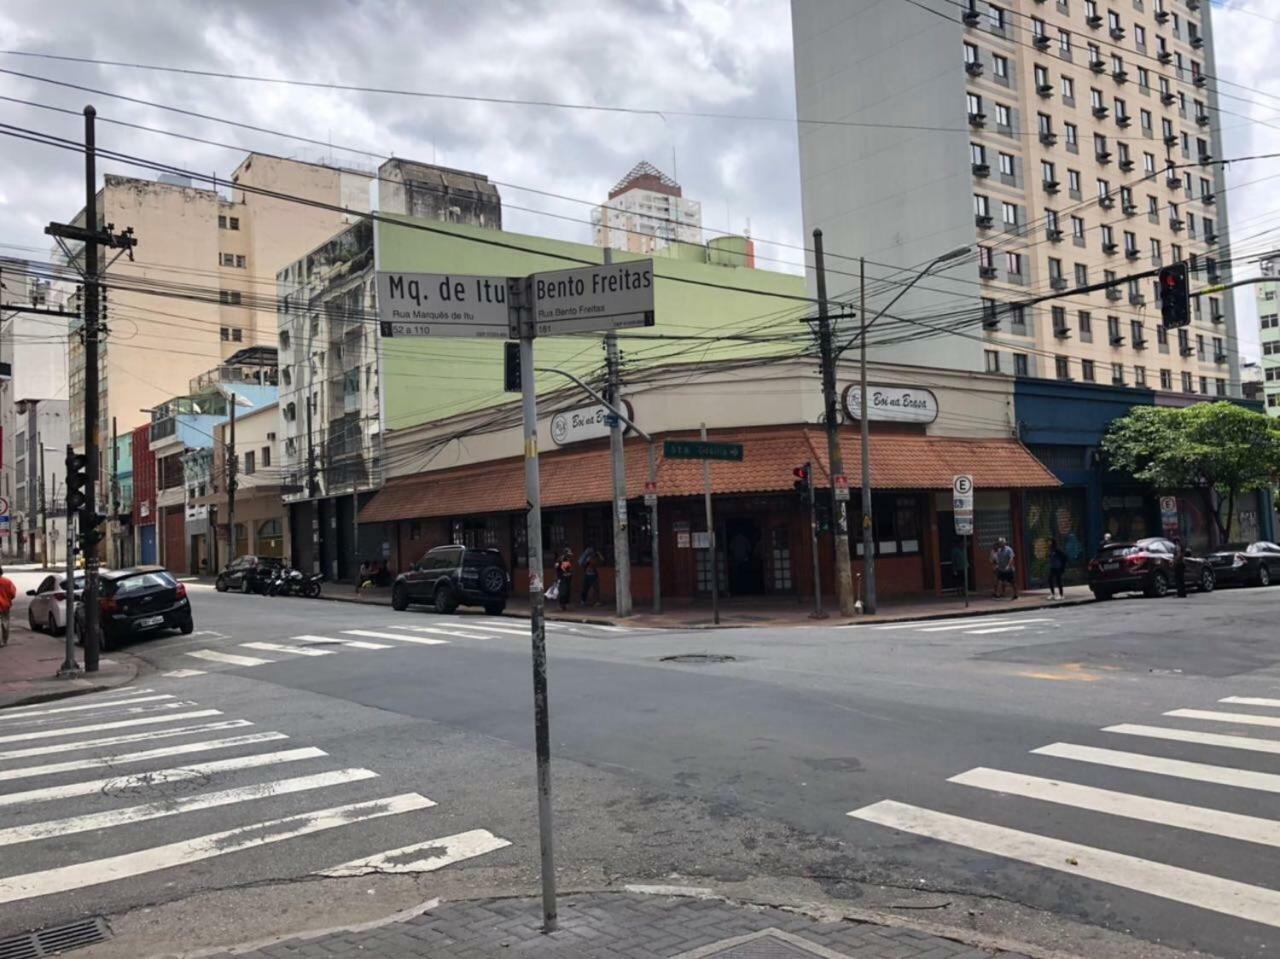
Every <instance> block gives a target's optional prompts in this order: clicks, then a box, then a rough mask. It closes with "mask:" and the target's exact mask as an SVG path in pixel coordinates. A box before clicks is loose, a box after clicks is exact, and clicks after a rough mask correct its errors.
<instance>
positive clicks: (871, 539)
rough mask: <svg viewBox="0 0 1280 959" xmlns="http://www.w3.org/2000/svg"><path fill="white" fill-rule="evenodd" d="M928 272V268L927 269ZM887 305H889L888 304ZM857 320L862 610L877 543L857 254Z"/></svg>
mask: <svg viewBox="0 0 1280 959" xmlns="http://www.w3.org/2000/svg"><path fill="white" fill-rule="evenodd" d="M926 272H927V271H926ZM886 309H887V307H886ZM858 323H859V324H860V325H861V326H862V334H861V335H860V336H859V337H858V389H859V390H860V391H861V392H860V393H859V394H858V395H859V396H860V397H861V400H860V403H859V409H860V410H861V411H862V415H861V416H860V417H859V418H858V420H859V436H860V438H861V443H862V570H863V575H862V591H863V594H864V595H863V598H862V611H863V612H864V613H867V614H871V613H874V612H875V611H876V543H875V536H874V530H873V529H872V520H871V518H872V516H873V515H874V514H873V513H872V511H871V409H870V407H871V404H870V403H869V402H868V401H867V328H868V327H869V326H870V324H869V323H868V322H867V261H866V258H865V257H859V258H858Z"/></svg>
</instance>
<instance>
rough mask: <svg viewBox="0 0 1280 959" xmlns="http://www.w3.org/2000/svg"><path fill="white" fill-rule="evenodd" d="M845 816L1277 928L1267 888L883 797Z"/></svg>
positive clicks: (1274, 899) (1278, 911) (1277, 906)
mask: <svg viewBox="0 0 1280 959" xmlns="http://www.w3.org/2000/svg"><path fill="white" fill-rule="evenodd" d="M849 815H850V816H852V817H853V818H855V819H862V820H864V821H866V822H873V823H878V824H879V825H881V826H887V827H888V828H890V829H897V830H899V831H901V832H909V833H912V834H914V835H917V836H926V837H928V838H930V839H937V840H940V841H942V842H948V843H952V844H954V845H957V846H964V847H966V848H969V849H976V850H978V851H980V852H985V853H989V854H991V855H994V856H1001V857H1003V858H1005V859H1014V860H1017V861H1018V862H1025V863H1030V864H1031V865H1034V866H1042V867H1044V868H1045V869H1052V870H1054V871H1056V872H1063V873H1067V874H1068V875H1072V876H1083V877H1085V878H1087V879H1095V880H1097V881H1099V882H1105V883H1107V884H1109V885H1112V886H1119V887H1121V888H1123V889H1132V890H1135V891H1137V892H1141V893H1145V894H1147V895H1150V896H1159V897H1161V898H1162V899H1169V900H1172V901H1174V902H1181V903H1184V904H1186V905H1189V906H1195V907H1197V908H1200V909H1208V910H1210V911H1212V912H1218V913H1222V914H1224V915H1229V916H1236V917H1239V918H1241V919H1248V920H1251V921H1253V922H1258V923H1262V924H1263V925H1267V926H1277V925H1280V892H1278V891H1276V890H1273V889H1264V888H1261V887H1259V886H1250V885H1248V884H1246V883H1242V882H1236V881H1235V880H1232V879H1223V878H1222V877H1220V876H1211V875H1208V874H1206V873H1199V872H1193V871H1192V870H1190V869H1182V868H1179V867H1177V866H1169V865H1166V864H1164V863H1159V862H1152V861H1150V860H1147V859H1139V858H1138V857H1137V856H1127V855H1124V854H1123V853H1117V852H1111V851H1109V850H1106V849H1097V848H1094V847H1092V846H1083V845H1078V844H1076V843H1070V842H1064V841H1062V840H1060V839H1052V838H1049V837H1048V836H1038V835H1036V834H1035V833H1029V832H1022V831H1020V830H1017V829H1009V828H1007V827H1005V826H993V825H991V824H990V823H984V822H978V821H976V820H973V819H963V818H961V817H959V816H951V815H948V814H946V813H940V812H933V811H931V810H928V809H921V808H919V807H918V806H910V805H907V804H906V803H900V802H894V801H893V800H888V799H886V800H884V801H882V802H878V803H874V804H873V805H870V806H866V807H864V808H862V809H855V810H854V811H853V812H851V813H849Z"/></svg>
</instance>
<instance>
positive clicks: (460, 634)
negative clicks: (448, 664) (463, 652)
mask: <svg viewBox="0 0 1280 959" xmlns="http://www.w3.org/2000/svg"><path fill="white" fill-rule="evenodd" d="M390 628H391V629H404V630H409V631H411V632H415V633H430V634H431V635H433V636H452V637H454V638H455V639H493V637H492V636H487V635H485V634H484V633H478V632H474V631H473V632H465V631H463V630H460V629H441V628H440V627H439V626H392V627H390ZM476 628H477V627H472V630H475V629H476Z"/></svg>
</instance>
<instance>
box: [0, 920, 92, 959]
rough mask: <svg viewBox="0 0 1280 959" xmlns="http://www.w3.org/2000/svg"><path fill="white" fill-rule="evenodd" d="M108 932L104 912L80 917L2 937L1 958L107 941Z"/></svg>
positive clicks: (22, 958)
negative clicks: (103, 917)
mask: <svg viewBox="0 0 1280 959" xmlns="http://www.w3.org/2000/svg"><path fill="white" fill-rule="evenodd" d="M109 936H110V931H109V930H108V929H107V924H106V923H105V922H104V921H103V919H102V917H101V916H93V917H92V918H89V919H77V920H76V921H75V922H68V923H66V924H65V925H61V926H50V927H49V928H47V929H38V930H36V931H35V932H24V933H23V934H22V935H20V936H10V937H9V938H8V939H0V959H44V957H46V956H60V955H62V954H63V953H64V952H68V951H70V950H72V949H82V948H83V947H85V946H92V945H93V944H94V943H98V942H106V941H107V939H108V937H109Z"/></svg>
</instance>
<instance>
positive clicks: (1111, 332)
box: [1107, 316, 1120, 345]
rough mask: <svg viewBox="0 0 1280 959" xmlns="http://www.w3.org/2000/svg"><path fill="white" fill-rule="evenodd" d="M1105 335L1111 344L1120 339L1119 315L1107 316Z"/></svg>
mask: <svg viewBox="0 0 1280 959" xmlns="http://www.w3.org/2000/svg"><path fill="white" fill-rule="evenodd" d="M1107 337H1108V338H1109V339H1110V340H1111V342H1112V344H1113V345H1114V344H1115V342H1116V340H1118V339H1120V317H1118V316H1108V317H1107Z"/></svg>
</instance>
